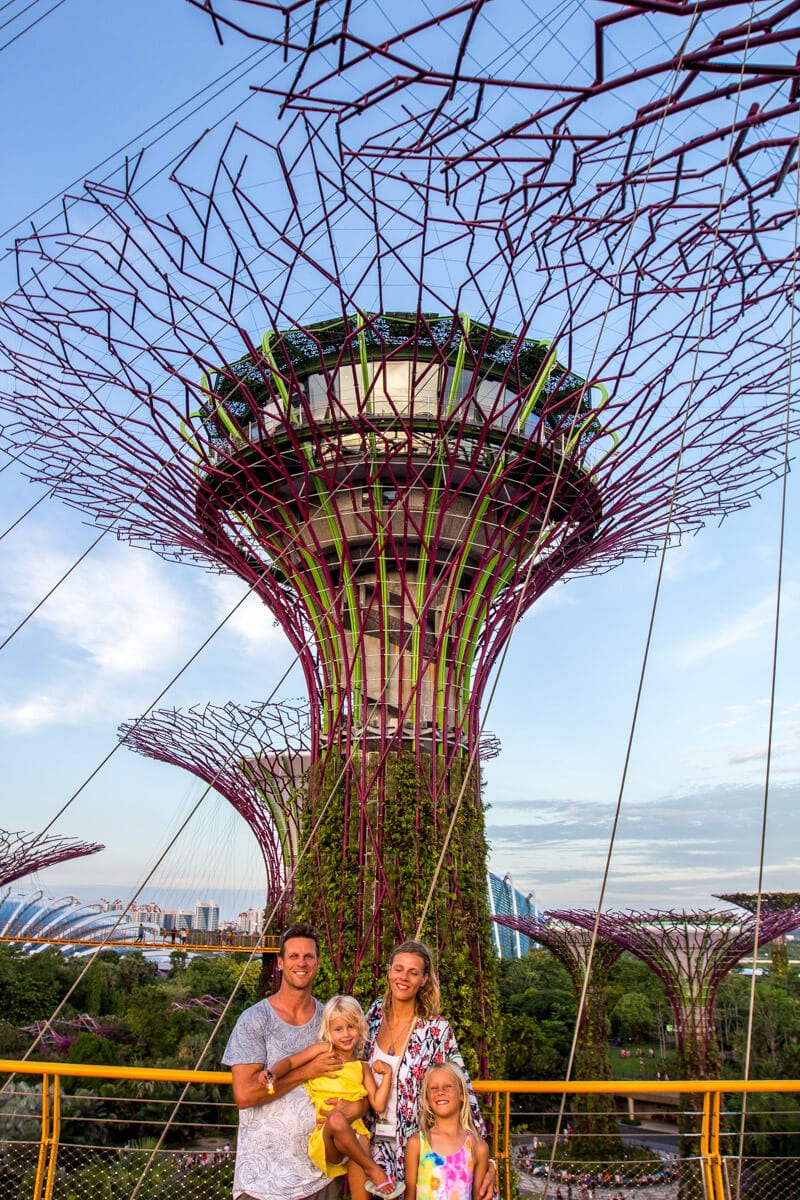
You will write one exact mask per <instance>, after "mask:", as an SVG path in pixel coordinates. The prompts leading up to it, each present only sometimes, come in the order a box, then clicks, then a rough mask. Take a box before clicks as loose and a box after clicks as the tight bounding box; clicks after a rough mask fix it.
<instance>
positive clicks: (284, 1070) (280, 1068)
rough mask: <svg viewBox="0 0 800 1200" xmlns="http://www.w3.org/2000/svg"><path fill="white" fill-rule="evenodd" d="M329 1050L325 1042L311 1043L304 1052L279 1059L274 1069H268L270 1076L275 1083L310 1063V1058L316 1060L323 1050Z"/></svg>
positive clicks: (300, 1051)
mask: <svg viewBox="0 0 800 1200" xmlns="http://www.w3.org/2000/svg"><path fill="white" fill-rule="evenodd" d="M328 1049H330V1047H329V1045H328V1043H327V1042H312V1043H311V1045H310V1046H306V1048H305V1050H298V1052H297V1054H289V1055H287V1056H286V1058H281V1059H280V1060H279V1061H278V1062H276V1063H275V1066H274V1067H270V1074H271V1075H272V1078H273V1079H274V1081H275V1082H276V1083H277V1082H278V1080H279V1079H283V1077H284V1076H285V1075H291V1073H292V1071H297V1070H298V1069H299V1068H300V1067H304V1066H306V1064H307V1063H310V1062H311V1060H312V1058H316V1057H317V1055H318V1054H321V1053H322V1051H323V1050H328Z"/></svg>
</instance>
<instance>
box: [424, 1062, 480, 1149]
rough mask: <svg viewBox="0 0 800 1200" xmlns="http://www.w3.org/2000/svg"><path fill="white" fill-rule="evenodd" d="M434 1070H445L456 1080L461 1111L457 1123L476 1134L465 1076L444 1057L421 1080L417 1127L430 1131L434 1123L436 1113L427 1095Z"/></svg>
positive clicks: (455, 1065)
mask: <svg viewBox="0 0 800 1200" xmlns="http://www.w3.org/2000/svg"><path fill="white" fill-rule="evenodd" d="M434 1071H445V1072H446V1073H447V1074H448V1075H450V1076H451V1077H452V1078H453V1079H454V1080H455V1081H456V1082H457V1084H458V1088H459V1092H460V1094H461V1111H460V1112H459V1114H458V1123H459V1125H460V1126H461V1128H462V1129H467V1130H469V1132H470V1133H474V1134H476V1135H477V1133H478V1131H477V1129H476V1128H475V1119H474V1117H473V1116H472V1108H471V1107H470V1102H469V1088H468V1087H467V1077H466V1075H465V1074H464V1072H463V1071H462V1070H461V1068H460V1067H459V1066H458V1065H457V1064H456V1063H454V1062H451V1061H450V1060H449V1059H445V1061H444V1062H440V1063H434V1064H433V1066H432V1067H428V1070H427V1071H426V1072H425V1078H424V1079H423V1081H422V1088H421V1090H420V1094H419V1127H420V1129H421V1130H422V1132H423V1133H430V1131H431V1130H432V1129H433V1127H434V1125H435V1124H436V1113H435V1112H434V1111H433V1108H432V1106H431V1102H430V1096H429V1092H430V1078H431V1075H432V1074H433V1072H434Z"/></svg>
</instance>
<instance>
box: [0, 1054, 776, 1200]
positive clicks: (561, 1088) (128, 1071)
mask: <svg viewBox="0 0 800 1200" xmlns="http://www.w3.org/2000/svg"><path fill="white" fill-rule="evenodd" d="M4 1075H40V1076H41V1077H42V1111H41V1132H40V1143H39V1155H38V1162H37V1168H36V1178H35V1183H34V1192H33V1196H32V1197H31V1200H50V1198H51V1197H52V1193H53V1184H54V1180H55V1169H56V1160H57V1156H58V1148H59V1140H60V1105H61V1079H62V1078H63V1077H65V1076H68V1077H71V1078H73V1079H74V1078H82V1079H117V1080H125V1079H127V1080H152V1081H156V1080H157V1081H162V1082H163V1081H168V1082H173V1083H184V1084H191V1083H198V1084H200V1083H210V1084H217V1085H220V1086H223V1087H224V1086H226V1085H229V1084H230V1082H231V1073H230V1071H198V1070H187V1069H185V1068H184V1069H173V1068H171V1067H118V1066H110V1065H106V1064H102V1065H100V1064H93V1063H65V1062H38V1061H36V1062H34V1061H31V1060H18V1059H0V1076H4ZM474 1087H475V1091H476V1092H477V1093H478V1094H479V1095H483V1096H487V1097H493V1103H492V1109H493V1114H492V1115H493V1130H492V1154H493V1157H494V1158H496V1159H497V1160H498V1169H499V1172H500V1175H499V1178H500V1179H502V1180H503V1182H504V1183H505V1195H507V1196H508V1195H510V1194H511V1189H510V1182H511V1103H510V1098H511V1096H512V1095H563V1094H566V1095H586V1094H595V1095H597V1094H604V1095H609V1094H612V1095H618V1096H619V1095H622V1096H654V1095H657V1094H661V1095H664V1096H670V1097H673V1096H675V1095H680V1094H683V1095H697V1096H702V1120H701V1127H700V1142H699V1147H698V1158H699V1160H700V1167H701V1171H702V1175H703V1184H704V1192H705V1195H706V1197H707V1198H708V1200H726V1191H725V1183H724V1177H723V1169H722V1153H721V1148H720V1118H721V1114H722V1096H723V1094H732V1093H736V1094H742V1093H748V1094H749V1093H758V1092H772V1093H774V1092H800V1079H691V1080H689V1079H675V1080H672V1079H668V1080H649V1081H648V1080H625V1079H614V1080H594V1081H592V1080H580V1081H578V1080H569V1081H567V1080H558V1079H544V1080H516V1079H480V1080H475V1082H474ZM503 1096H504V1097H505V1104H504V1105H503V1106H501V1097H503ZM232 1103H233V1100H232V1099H231V1104H232Z"/></svg>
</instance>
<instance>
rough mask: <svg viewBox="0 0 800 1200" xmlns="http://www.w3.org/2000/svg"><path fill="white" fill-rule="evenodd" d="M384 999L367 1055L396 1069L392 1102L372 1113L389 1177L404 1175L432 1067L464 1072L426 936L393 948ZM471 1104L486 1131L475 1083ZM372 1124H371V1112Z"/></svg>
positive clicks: (379, 1159)
mask: <svg viewBox="0 0 800 1200" xmlns="http://www.w3.org/2000/svg"><path fill="white" fill-rule="evenodd" d="M386 982H387V988H386V993H385V995H384V997H383V999H382V1000H376V1001H375V1002H374V1004H373V1005H372V1006H371V1008H370V1009H369V1012H368V1013H367V1027H368V1030H369V1037H368V1041H367V1046H366V1052H367V1056H368V1060H369V1061H370V1062H372V1061H373V1060H377V1059H379V1060H381V1061H382V1062H387V1063H389V1065H390V1066H391V1067H392V1070H393V1080H394V1082H393V1085H392V1090H391V1092H390V1095H389V1104H388V1106H387V1108H386V1110H385V1112H384V1113H383V1115H382V1116H381V1117H380V1118H373V1120H372V1129H373V1134H374V1140H373V1143H372V1156H373V1158H374V1160H375V1162H376V1163H378V1164H380V1166H381V1167H383V1169H384V1171H385V1172H386V1174H387V1175H388V1176H389V1178H390V1179H397V1180H399V1181H402V1180H403V1179H404V1178H405V1148H406V1142H407V1141H408V1139H409V1137H410V1136H411V1134H412V1133H415V1132H416V1131H417V1129H418V1128H419V1125H418V1120H417V1116H418V1113H417V1110H418V1100H419V1093H420V1089H421V1087H422V1080H423V1078H424V1076H425V1072H426V1071H427V1069H428V1067H431V1066H433V1065H434V1064H435V1063H441V1062H445V1061H446V1060H448V1061H452V1062H455V1063H457V1064H458V1065H459V1066H460V1067H461V1069H462V1071H464V1072H465V1074H466V1071H465V1068H464V1060H463V1059H462V1057H461V1052H460V1051H459V1049H458V1043H457V1042H456V1039H455V1034H454V1033H453V1030H452V1029H451V1028H450V1025H449V1023H448V1022H447V1021H446V1020H445V1019H444V1017H442V1016H440V1015H439V981H438V979H437V978H436V972H435V970H434V966H433V959H432V956H431V952H430V950H429V949H428V947H427V946H426V945H424V943H423V942H403V943H402V945H400V946H398V947H397V949H396V950H395V951H394V953H393V954H392V958H391V961H390V963H389V970H388V972H387V976H386ZM469 1092H470V1105H471V1108H472V1111H473V1116H474V1119H475V1124H476V1126H477V1129H478V1131H479V1133H480V1134H481V1135H484V1134H485V1132H486V1127H485V1125H484V1123H483V1117H482V1116H481V1113H480V1109H479V1108H478V1102H477V1100H476V1099H475V1094H474V1092H473V1091H472V1087H471V1085H470V1089H469ZM367 1124H368V1125H369V1124H370V1120H369V1118H367ZM495 1175H496V1169H495V1166H494V1163H492V1164H491V1166H490V1168H489V1174H488V1177H487V1179H486V1180H485V1181H484V1186H483V1188H482V1189H481V1200H491V1197H492V1195H493V1194H494V1182H495Z"/></svg>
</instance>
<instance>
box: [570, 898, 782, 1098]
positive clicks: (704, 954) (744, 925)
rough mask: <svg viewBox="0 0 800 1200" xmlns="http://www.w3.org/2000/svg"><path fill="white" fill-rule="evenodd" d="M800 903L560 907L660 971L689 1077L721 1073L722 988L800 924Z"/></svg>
mask: <svg viewBox="0 0 800 1200" xmlns="http://www.w3.org/2000/svg"><path fill="white" fill-rule="evenodd" d="M798 911H799V910H797V909H789V910H784V911H783V912H773V913H762V916H761V920H760V922H759V923H758V924H757V923H756V919H755V917H753V916H745V917H741V916H739V915H738V914H736V913H732V912H649V913H646V912H643V913H640V912H604V913H600V916H599V918H598V916H597V914H596V913H593V912H588V911H580V910H575V911H570V912H554V913H552V914H551V915H552V916H553V917H554V918H555V919H557V920H563V921H572V922H573V923H575V924H576V925H580V926H581V928H583V929H586V930H589V931H592V930H593V929H594V928H595V925H597V929H598V932H599V933H600V934H601V935H602V937H603V938H606V939H607V940H608V941H610V942H615V943H616V944H617V945H618V946H619V947H621V948H622V949H623V950H629V951H630V953H631V954H635V955H636V957H637V958H640V959H641V960H642V962H645V963H647V965H648V966H649V967H650V969H651V970H652V971H653V972H654V973H655V974H656V975H657V976H658V978H659V979H660V980H661V982H662V983H663V984H664V987H665V989H666V993H667V997H668V999H669V1002H670V1004H671V1005H672V1009H673V1012H674V1014H675V1031H676V1038H677V1042H678V1061H679V1068H678V1069H679V1072H680V1077H681V1078H682V1079H718V1078H719V1074H720V1061H719V1051H718V1049H717V1042H716V1036H715V1033H714V1002H715V1000H716V995H717V989H718V988H719V985H720V983H721V982H722V980H723V979H724V978H725V976H726V975H727V974H728V972H729V971H731V970H733V968H734V967H735V966H736V965H737V963H739V962H741V960H742V959H743V958H744V957H745V956H746V955H748V954H751V953H752V951H753V948H754V946H755V944H756V939H757V940H758V943H759V945H765V944H766V943H767V942H770V941H772V939H773V938H774V937H777V936H778V935H779V934H781V933H785V932H786V930H787V929H792V928H793V927H794V926H795V925H796V924H797V918H798Z"/></svg>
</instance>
